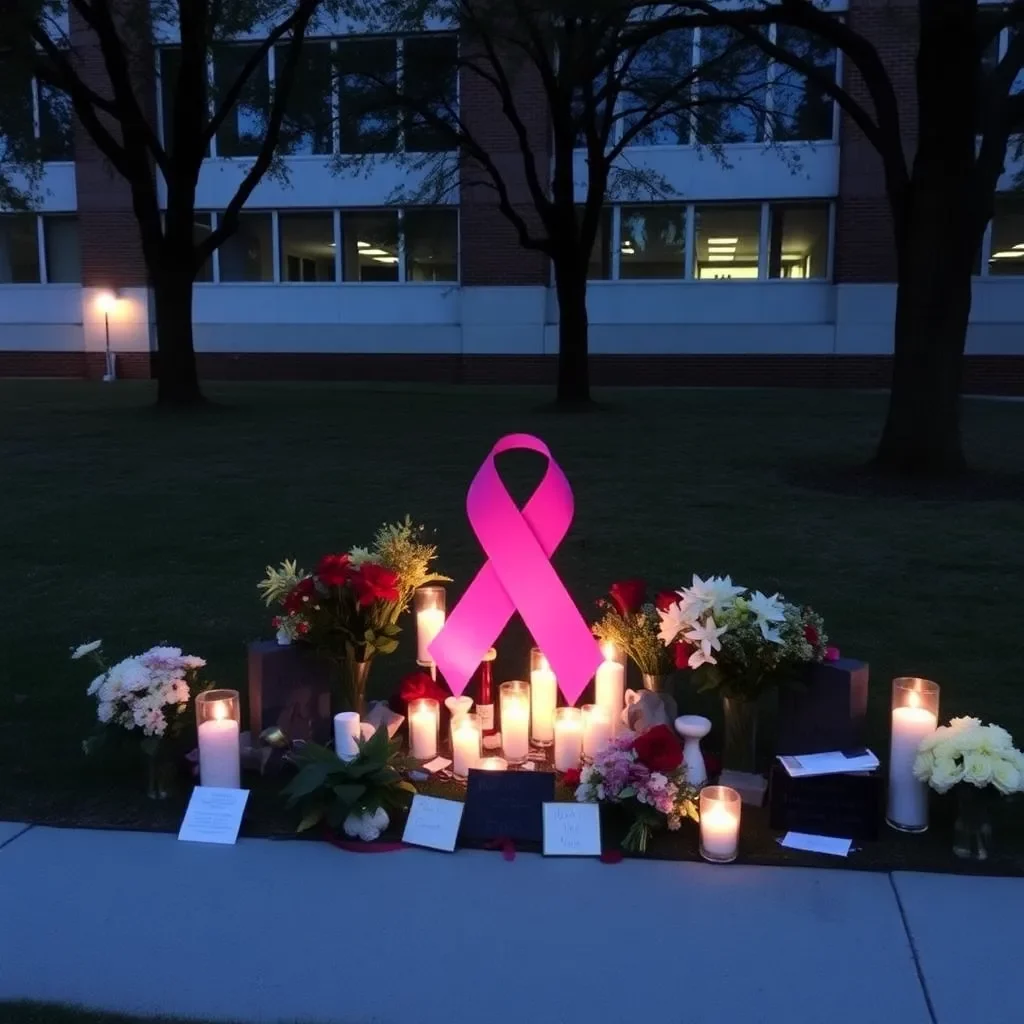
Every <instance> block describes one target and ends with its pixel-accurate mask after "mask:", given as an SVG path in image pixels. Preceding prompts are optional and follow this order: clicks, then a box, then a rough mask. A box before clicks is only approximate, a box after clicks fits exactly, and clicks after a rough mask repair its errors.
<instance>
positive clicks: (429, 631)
mask: <svg viewBox="0 0 1024 1024" xmlns="http://www.w3.org/2000/svg"><path fill="white" fill-rule="evenodd" d="M412 597H413V610H414V611H415V613H416V661H417V662H418V663H419V664H420V665H433V664H434V659H433V658H432V657H431V656H430V651H429V650H428V648H429V647H430V645H431V644H432V643H433V642H434V637H435V636H437V634H438V633H440V632H441V630H442V629H443V628H444V615H445V591H444V587H417V588H416V590H415V591H414V592H413V596H412Z"/></svg>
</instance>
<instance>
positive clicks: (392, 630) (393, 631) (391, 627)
mask: <svg viewBox="0 0 1024 1024" xmlns="http://www.w3.org/2000/svg"><path fill="white" fill-rule="evenodd" d="M381 632H382V633H383V634H384V635H385V636H398V634H399V633H401V632H402V627H401V626H399V625H398V623H397V622H389V623H388V624H387V625H386V626H385V627H384V628H383V629H382V630H381Z"/></svg>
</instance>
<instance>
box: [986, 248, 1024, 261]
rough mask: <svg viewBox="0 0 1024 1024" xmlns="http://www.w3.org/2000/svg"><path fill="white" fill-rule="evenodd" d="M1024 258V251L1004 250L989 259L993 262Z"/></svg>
mask: <svg viewBox="0 0 1024 1024" xmlns="http://www.w3.org/2000/svg"><path fill="white" fill-rule="evenodd" d="M1021 256H1024V249H1003V251H1002V252H994V253H992V255H991V256H990V257H989V259H993V260H1019V259H1020V258H1021Z"/></svg>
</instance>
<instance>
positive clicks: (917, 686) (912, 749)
mask: <svg viewBox="0 0 1024 1024" xmlns="http://www.w3.org/2000/svg"><path fill="white" fill-rule="evenodd" d="M938 724H939V684H938V683H935V682H932V680H930V679H918V678H916V677H914V676H902V677H900V678H898V679H894V680H893V681H892V739H891V740H890V744H889V799H888V804H887V807H886V813H885V820H886V822H887V823H888V824H889V826H890V827H891V828H894V829H896V830H897V831H899V832H924V831H925V830H926V829H927V828H928V786H927V784H926V783H924V782H918V780H917V779H916V778H914V759H915V758H916V757H917V750H918V747H920V745H921V741H922V740H923V739H925V738H926V737H927V736H930V735H931V734H932V733H933V732H935V730H936V728H937V727H938Z"/></svg>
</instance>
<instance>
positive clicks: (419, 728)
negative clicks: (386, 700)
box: [409, 697, 441, 761]
mask: <svg viewBox="0 0 1024 1024" xmlns="http://www.w3.org/2000/svg"><path fill="white" fill-rule="evenodd" d="M440 719H441V706H440V705H439V704H438V703H437V701H436V700H434V698H433V697H418V698H417V699H416V700H411V701H409V753H410V755H411V756H412V757H413V758H414V759H415V760H417V761H431V760H433V759H434V758H435V757H437V730H438V726H439V723H440Z"/></svg>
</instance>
